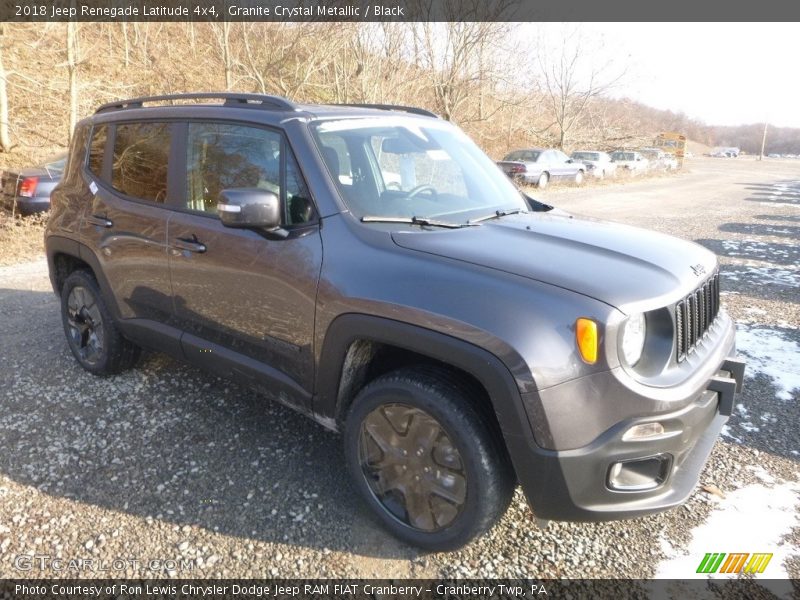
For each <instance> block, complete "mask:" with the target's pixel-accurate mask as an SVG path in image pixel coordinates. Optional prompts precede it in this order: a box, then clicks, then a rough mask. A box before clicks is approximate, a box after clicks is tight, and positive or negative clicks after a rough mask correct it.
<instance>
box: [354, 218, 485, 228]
mask: <svg viewBox="0 0 800 600" xmlns="http://www.w3.org/2000/svg"><path fill="white" fill-rule="evenodd" d="M361 222H362V223H407V224H409V225H428V226H430V227H446V228H447V229H461V228H462V227H473V226H475V225H477V223H474V222H467V223H448V222H447V221H437V220H436V219H429V218H428V217H376V216H372V215H366V216H363V217H361Z"/></svg>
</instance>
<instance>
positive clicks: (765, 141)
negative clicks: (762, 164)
mask: <svg viewBox="0 0 800 600" xmlns="http://www.w3.org/2000/svg"><path fill="white" fill-rule="evenodd" d="M766 144H767V122H766V121H764V135H763V136H761V154H759V155H758V160H764V146H765V145H766Z"/></svg>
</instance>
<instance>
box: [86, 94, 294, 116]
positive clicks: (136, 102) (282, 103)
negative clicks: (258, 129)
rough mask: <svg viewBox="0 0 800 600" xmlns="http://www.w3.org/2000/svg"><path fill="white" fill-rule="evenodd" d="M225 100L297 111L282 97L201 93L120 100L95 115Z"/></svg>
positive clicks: (236, 104)
mask: <svg viewBox="0 0 800 600" xmlns="http://www.w3.org/2000/svg"><path fill="white" fill-rule="evenodd" d="M214 99H218V100H225V106H241V107H255V108H264V109H278V110H296V109H297V106H296V105H295V104H293V103H292V102H290V101H289V100H287V99H286V98H281V97H280V96H266V95H262V94H237V93H235V92H217V93H214V92H201V93H192V94H167V95H164V96H143V97H141V98H131V99H130V100H118V101H116V102H109V103H107V104H103V105H102V106H100V107H98V109H97V110H96V111H94V113H95V114H98V113H101V112H108V111H112V110H124V109H126V108H142V107H143V106H144V103H145V102H169V101H172V100H214Z"/></svg>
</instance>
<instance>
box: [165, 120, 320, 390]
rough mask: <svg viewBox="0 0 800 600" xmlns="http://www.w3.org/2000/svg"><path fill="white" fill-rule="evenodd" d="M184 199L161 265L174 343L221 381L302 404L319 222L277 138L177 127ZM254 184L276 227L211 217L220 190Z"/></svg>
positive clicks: (229, 127)
mask: <svg viewBox="0 0 800 600" xmlns="http://www.w3.org/2000/svg"><path fill="white" fill-rule="evenodd" d="M180 135H181V139H182V143H181V151H180V160H181V162H182V166H181V168H180V171H181V173H182V188H183V192H182V197H183V202H182V205H181V206H180V207H177V208H178V210H177V211H176V212H175V213H173V216H172V219H171V221H170V232H169V241H168V245H169V260H170V270H171V277H172V287H173V291H174V296H175V316H176V319H177V322H178V324H179V327H180V328H181V329H183V330H184V331H185V333H184V336H183V342H182V343H183V347H184V352H185V353H186V355H187V356H188V357H189V358H190V359H191V360H193V361H194V362H196V363H200V364H203V365H206V366H208V368H209V369H213V370H216V371H217V372H221V374H223V375H227V376H230V375H233V376H236V377H237V378H239V379H242V377H241V376H244V377H245V378H247V379H251V380H255V381H250V383H259V381H260V382H262V383H266V384H267V386H266V387H267V388H268V389H266V390H264V391H266V392H267V393H271V392H277V394H278V396H279V397H280V399H281V400H284V401H288V402H289V403H290V404H295V405H296V404H298V400H297V399H298V397H300V398H301V400H300V403H301V404H302V403H304V402H306V401H307V400H308V398H310V391H311V387H312V383H313V352H312V350H313V348H312V340H313V332H314V313H315V306H316V292H317V283H318V281H319V274H320V268H321V266H322V243H321V239H320V235H319V221H318V219H317V217H316V212H315V210H314V207H313V204H312V202H311V197H310V194H309V192H308V189H307V187H306V185H305V182H304V179H303V176H302V174H301V173H300V169H299V167H298V164H297V161H296V160H295V158H294V155H293V154H292V152H291V150H290V149H289V146H288V144H287V142H286V139H285V138H284V136H283V134H282V133H281V132H279V131H276V130H272V129H268V128H265V127H256V126H249V125H240V124H234V123H226V122H200V121H197V122H194V121H192V122H189V123H185V124H183V126H182V131H181V134H180ZM236 188H261V189H266V190H269V191H272V192H275V193H276V194H277V195H278V196H279V197H280V198H281V200H282V206H283V221H284V222H283V229H282V230H281V231H279V232H276V233H270V232H267V231H263V230H258V229H233V228H229V227H225V226H223V225H222V223H221V221H220V220H219V217H218V216H217V210H216V207H217V204H218V203H219V200H220V196H219V194H220V192H221V191H222V190H224V189H236Z"/></svg>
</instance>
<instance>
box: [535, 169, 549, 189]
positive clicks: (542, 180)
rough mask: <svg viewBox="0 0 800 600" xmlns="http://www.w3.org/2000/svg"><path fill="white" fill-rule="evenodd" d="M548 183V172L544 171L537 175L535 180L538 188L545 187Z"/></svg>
mask: <svg viewBox="0 0 800 600" xmlns="http://www.w3.org/2000/svg"><path fill="white" fill-rule="evenodd" d="M548 183H550V174H549V173H548V172H547V171H545V172H543V173H542V174H541V175H539V179H537V180H536V187H538V188H539V189H540V190H543V189H544V188H546V187H547V184H548Z"/></svg>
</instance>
